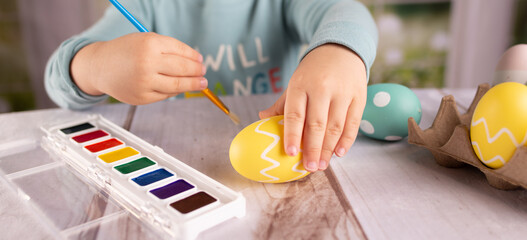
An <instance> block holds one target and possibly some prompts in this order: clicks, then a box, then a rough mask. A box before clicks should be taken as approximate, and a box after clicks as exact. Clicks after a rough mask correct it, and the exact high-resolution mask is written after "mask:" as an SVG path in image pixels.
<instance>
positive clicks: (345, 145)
mask: <svg viewBox="0 0 527 240" xmlns="http://www.w3.org/2000/svg"><path fill="white" fill-rule="evenodd" d="M364 105H365V103H363V101H362V100H361V99H358V98H354V99H353V101H352V102H351V104H350V107H349V109H348V115H347V117H346V125H345V126H344V132H343V133H342V136H341V137H340V139H339V142H338V143H337V147H336V148H335V154H336V155H337V156H339V157H343V156H344V155H345V154H346V152H348V150H349V149H350V148H351V145H353V143H354V142H355V139H356V138H357V132H358V131H359V126H360V121H361V118H362V112H363V111H364Z"/></svg>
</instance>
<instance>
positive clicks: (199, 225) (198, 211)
mask: <svg viewBox="0 0 527 240" xmlns="http://www.w3.org/2000/svg"><path fill="white" fill-rule="evenodd" d="M41 129H42V138H41V140H40V141H39V143H40V147H41V148H42V149H44V150H45V151H46V152H47V153H48V155H49V156H51V159H53V160H50V161H47V162H46V163H44V164H39V165H38V166H37V167H33V168H31V167H30V168H27V169H25V170H22V171H16V169H15V170H14V171H13V170H10V169H8V168H9V167H7V168H6V167H5V166H8V165H5V164H4V165H5V166H4V167H2V166H3V165H2V162H5V160H3V159H9V158H18V157H17V156H16V155H17V154H19V153H21V152H24V151H14V153H17V154H14V156H4V157H2V156H1V155H0V170H2V171H3V172H4V176H6V179H7V180H8V181H10V182H13V183H15V184H14V185H15V186H16V188H18V191H19V192H21V193H23V194H21V195H23V196H25V198H33V199H34V200H35V201H36V200H38V198H39V196H38V194H35V193H32V192H34V191H35V190H34V188H38V187H36V186H31V188H29V189H28V187H27V186H26V185H38V182H39V181H42V182H46V180H42V179H41V177H39V176H38V175H39V174H38V173H40V172H49V170H53V171H55V172H56V171H57V169H62V168H64V165H65V166H67V169H69V172H70V173H73V175H75V176H77V178H79V179H81V181H82V182H87V183H89V186H88V187H84V188H87V190H86V191H85V190H80V191H79V192H78V193H76V191H75V190H73V193H71V191H70V192H68V193H64V192H63V190H62V188H63V186H62V187H53V188H59V190H58V191H59V193H58V194H60V195H63V196H68V198H75V197H74V196H69V195H75V194H79V196H76V197H77V198H78V199H77V200H80V201H81V202H82V201H86V200H84V199H80V198H81V197H82V195H83V194H82V193H83V192H90V193H92V196H90V197H88V199H92V200H91V201H90V202H89V203H86V204H87V205H88V208H94V206H93V202H94V201H93V198H94V196H95V195H102V196H106V198H107V200H104V201H103V202H105V204H104V205H105V206H106V207H105V210H107V209H108V205H112V208H115V209H124V211H126V212H127V213H128V214H132V215H133V216H134V217H135V218H136V219H138V220H139V224H143V225H148V227H149V228H150V229H153V230H154V232H156V233H157V234H160V235H162V236H167V237H169V238H177V239H192V238H195V237H196V236H197V235H198V234H199V233H200V232H202V231H204V230H206V229H209V228H211V227H213V226H215V225H217V224H219V223H222V222H224V221H227V220H229V219H231V218H233V217H237V218H241V217H243V216H244V215H245V198H244V197H243V195H241V194H240V193H237V192H235V191H233V190H231V189H229V188H228V187H226V186H224V185H222V184H221V183H219V182H217V181H215V180H213V179H212V178H210V177H208V176H206V175H204V174H203V173H201V172H199V171H197V170H195V169H193V168H191V167H190V166H188V165H186V164H184V163H183V162H181V161H179V160H178V159H176V158H174V157H172V156H170V155H169V154H167V153H165V152H164V151H163V150H162V149H161V148H159V147H157V146H153V145H151V144H149V143H147V142H145V141H144V140H142V139H141V138H139V137H137V136H135V135H133V134H132V133H130V132H128V131H126V130H125V129H123V128H121V127H119V126H117V125H115V124H114V123H112V122H111V121H109V120H107V119H105V118H103V117H102V116H100V115H90V116H86V117H85V118H82V119H75V120H73V121H68V122H64V123H59V124H52V125H49V126H42V128H41ZM26 142H27V141H26ZM19 145H20V146H19V148H20V147H21V148H22V149H24V148H25V149H28V146H26V145H35V143H34V142H33V143H32V142H31V141H29V142H27V143H26V144H19ZM11 147H12V146H11ZM0 148H2V146H0ZM4 148H5V147H4ZM4 155H6V154H4ZM26 155H27V153H26ZM30 155H41V153H30ZM57 167H62V168H57ZM59 172H60V173H58V175H61V174H64V173H63V172H64V170H59ZM44 175H46V174H43V175H41V176H44ZM48 175H49V174H48ZM51 175H52V176H53V177H52V179H57V181H59V183H64V184H65V185H66V187H64V188H69V186H68V185H69V182H68V181H71V180H70V179H71V178H72V177H71V176H69V177H65V178H61V176H57V173H52V174H51ZM65 175H67V174H65ZM70 175H71V174H70ZM29 179H33V180H29ZM30 181H35V182H33V183H31V182H30ZM65 181H66V182H65ZM72 182H76V181H72ZM77 182H78V181H77ZM48 184H49V185H51V184H53V183H51V182H50V183H48ZM76 184H77V183H75V184H73V185H76ZM45 185H46V184H45ZM41 187H44V188H45V186H41ZM50 188H51V187H50ZM70 190H71V189H70ZM36 191H37V192H39V191H42V190H36ZM54 191H57V190H54ZM28 192H29V193H28ZM54 195H57V193H55V194H54ZM63 196H60V197H63ZM47 198H51V196H48V197H47ZM60 201H65V200H64V199H61V200H60ZM66 201H68V203H67V204H70V205H71V204H73V205H76V204H75V203H72V202H75V200H66ZM44 202H45V204H41V203H37V204H36V205H37V209H38V212H40V213H44V215H54V214H49V213H46V212H47V211H49V209H47V208H48V207H49V205H53V204H55V203H52V201H51V200H49V199H47V200H44ZM42 205H44V206H42ZM96 205H97V204H96ZM113 205H115V206H113ZM76 207H77V206H74V207H73V209H75V208H76ZM80 208H82V207H80ZM85 208H86V206H85ZM95 208H100V207H98V206H95ZM72 211H73V210H72ZM81 212H83V213H86V209H82V211H81ZM115 212H119V213H121V212H120V211H119V210H115ZM72 214H74V213H72ZM108 214H109V215H112V214H114V215H119V214H115V213H113V212H112V211H110V212H109V213H106V212H105V213H104V214H103V215H108ZM84 215H86V214H84ZM99 215H101V214H100V213H99ZM86 217H87V216H78V217H77V216H75V217H74V218H84V219H85V218H86ZM67 218H72V217H71V216H68V217H67ZM89 218H90V217H88V219H89ZM114 218H118V216H114ZM102 219H104V218H102ZM57 221H59V222H60V221H61V219H60V218H58V219H56V220H55V221H52V222H54V224H52V225H55V227H57V223H56V222H57ZM99 222H104V221H103V220H99ZM58 225H61V224H58ZM66 225H68V224H66ZM70 225H71V224H70ZM81 225H82V224H81ZM58 228H59V230H63V229H66V230H67V231H74V230H71V229H70V228H71V226H66V227H61V226H59V227H58ZM75 228H78V227H74V228H73V229H75ZM68 229H70V230H68ZM99 230H100V229H99ZM67 231H66V232H67ZM63 232H64V231H62V232H61V234H62V233H63ZM77 232H78V231H77Z"/></svg>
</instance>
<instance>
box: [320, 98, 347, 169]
mask: <svg viewBox="0 0 527 240" xmlns="http://www.w3.org/2000/svg"><path fill="white" fill-rule="evenodd" d="M348 107H349V102H347V101H332V102H331V105H330V106H329V115H328V123H327V127H326V135H325V137H324V143H323V144H322V152H321V154H320V162H319V169H320V170H325V169H326V168H327V166H328V164H329V161H330V160H331V156H332V155H333V152H334V151H335V146H336V145H337V143H338V141H339V139H340V137H341V136H342V133H343V132H344V126H345V124H346V115H347V109H348Z"/></svg>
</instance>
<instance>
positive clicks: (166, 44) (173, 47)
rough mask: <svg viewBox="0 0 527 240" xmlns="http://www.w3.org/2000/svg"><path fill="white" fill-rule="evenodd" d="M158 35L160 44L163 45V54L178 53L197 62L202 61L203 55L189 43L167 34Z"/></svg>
mask: <svg viewBox="0 0 527 240" xmlns="http://www.w3.org/2000/svg"><path fill="white" fill-rule="evenodd" d="M158 36H160V38H159V39H160V40H161V44H162V46H163V48H162V49H163V50H162V53H163V54H174V55H179V56H182V57H185V58H188V59H191V60H194V61H197V62H202V61H203V56H202V55H201V54H200V53H199V52H198V51H196V50H194V49H193V48H192V47H190V46H189V45H187V44H185V43H183V42H181V41H179V40H177V39H175V38H172V37H168V36H163V35H158Z"/></svg>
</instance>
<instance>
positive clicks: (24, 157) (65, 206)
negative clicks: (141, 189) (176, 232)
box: [0, 136, 163, 239]
mask: <svg viewBox="0 0 527 240" xmlns="http://www.w3.org/2000/svg"><path fill="white" fill-rule="evenodd" d="M40 139H41V136H35V137H29V138H24V139H19V140H16V141H11V142H4V143H0V181H2V182H4V183H5V184H2V185H3V186H7V187H8V188H7V189H3V190H5V191H2V194H1V196H0V198H2V199H3V202H8V204H9V208H10V209H13V210H12V211H4V212H3V214H4V215H3V216H4V217H8V218H9V214H10V213H13V215H12V216H11V217H12V218H13V219H23V221H17V222H19V224H16V222H15V223H14V224H10V225H9V227H10V229H11V231H10V232H11V233H21V232H27V231H28V227H30V235H31V236H32V237H37V238H41V239H86V238H90V239H95V238H98V237H104V238H106V239H127V238H129V237H130V236H134V237H137V238H138V239H156V238H163V235H161V234H159V232H158V231H157V230H156V229H153V228H152V227H150V226H149V225H147V224H143V223H142V222H141V220H140V219H139V218H137V217H136V216H135V215H133V214H132V213H131V212H129V211H127V210H126V209H125V208H123V207H122V206H121V205H120V204H119V203H118V202H117V201H115V199H113V198H112V197H111V196H109V195H108V194H106V193H105V192H103V191H101V190H100V189H98V188H96V187H94V185H92V184H89V182H87V179H86V178H85V177H83V176H82V175H79V174H77V172H75V171H74V170H73V169H71V168H70V167H69V166H68V165H67V164H65V163H64V162H62V161H59V159H58V158H56V156H52V155H50V154H48V152H47V151H46V150H45V149H43V148H42V147H41V142H40ZM15 211H16V213H14V212H15ZM6 214H7V215H6ZM6 234H7V235H6ZM3 237H8V238H10V237H14V236H13V235H10V234H8V233H5V232H4V233H3Z"/></svg>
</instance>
